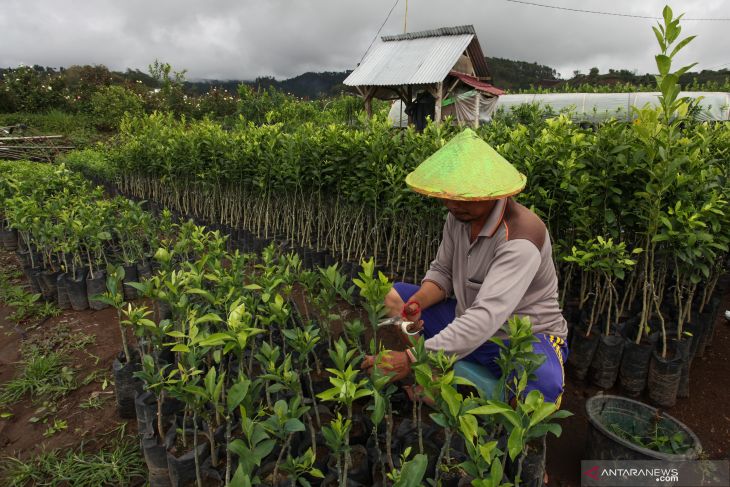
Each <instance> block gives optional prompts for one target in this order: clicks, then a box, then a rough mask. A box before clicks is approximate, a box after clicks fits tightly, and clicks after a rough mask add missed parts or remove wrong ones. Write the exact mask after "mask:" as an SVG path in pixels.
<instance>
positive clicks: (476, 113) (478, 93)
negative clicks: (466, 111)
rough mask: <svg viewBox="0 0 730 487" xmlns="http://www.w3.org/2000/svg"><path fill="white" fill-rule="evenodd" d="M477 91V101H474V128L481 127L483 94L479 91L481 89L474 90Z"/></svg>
mask: <svg viewBox="0 0 730 487" xmlns="http://www.w3.org/2000/svg"><path fill="white" fill-rule="evenodd" d="M474 91H476V92H477V101H476V102H475V103H474V106H475V107H476V108H475V109H474V128H475V129H476V128H479V101H480V100H481V99H482V94H481V93H480V92H479V90H474Z"/></svg>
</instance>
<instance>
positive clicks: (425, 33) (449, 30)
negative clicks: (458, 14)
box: [381, 25, 476, 42]
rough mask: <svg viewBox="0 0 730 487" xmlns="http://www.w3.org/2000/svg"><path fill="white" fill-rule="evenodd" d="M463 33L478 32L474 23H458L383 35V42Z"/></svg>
mask: <svg viewBox="0 0 730 487" xmlns="http://www.w3.org/2000/svg"><path fill="white" fill-rule="evenodd" d="M463 34H476V31H475V30H474V26H473V25H458V26H456V27H441V28H440V29H431V30H422V31H420V32H407V33H405V34H398V35H393V36H383V37H381V39H383V42H390V41H405V40H410V39H421V38H424V37H443V36H455V35H463Z"/></svg>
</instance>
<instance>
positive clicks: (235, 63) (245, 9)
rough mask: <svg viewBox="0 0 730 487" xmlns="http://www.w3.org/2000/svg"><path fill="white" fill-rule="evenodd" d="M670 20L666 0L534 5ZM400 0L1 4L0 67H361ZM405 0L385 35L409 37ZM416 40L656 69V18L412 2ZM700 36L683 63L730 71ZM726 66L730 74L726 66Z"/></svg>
mask: <svg viewBox="0 0 730 487" xmlns="http://www.w3.org/2000/svg"><path fill="white" fill-rule="evenodd" d="M533 3H541V4H547V5H553V6H559V7H567V8H578V9H588V10H599V11H604V12H614V13H621V14H629V15H639V16H659V15H660V13H661V9H662V7H663V5H664V3H665V2H664V0H641V1H636V0H614V1H612V2H606V1H602V0H534V2H533ZM394 4H395V0H256V1H254V0H210V1H207V2H206V1H201V0H196V1H193V0H74V1H71V0H2V1H1V2H0V46H1V47H0V66H3V67H11V66H17V65H20V64H40V65H43V66H54V67H58V66H69V65H72V64H104V65H106V66H108V67H110V68H112V69H115V70H124V69H126V68H138V69H141V70H143V71H147V66H148V65H149V64H150V63H151V62H152V61H154V60H155V59H160V60H161V61H164V62H169V63H170V64H172V65H173V67H174V68H175V69H177V70H181V69H187V70H188V75H187V76H188V78H189V79H195V78H215V79H253V78H255V77H256V76H265V75H273V76H276V77H277V78H287V77H291V76H296V75H297V74H301V73H303V72H306V71H340V70H344V69H352V68H353V67H354V66H355V65H356V64H357V62H358V61H359V60H360V58H361V57H362V55H363V53H364V52H365V50H366V49H367V47H368V45H369V44H370V42H371V41H372V39H373V37H374V35H375V33H376V32H377V30H378V28H379V27H380V25H381V24H382V23H383V21H384V20H385V18H386V15H387V14H388V12H389V11H390V9H391V7H392V6H393V5H394ZM405 7H406V0H399V1H398V4H397V5H396V7H395V8H394V10H393V12H392V15H391V16H390V18H389V20H388V22H386V24H385V26H384V27H383V29H382V31H381V34H380V35H385V34H397V33H401V32H403V20H404V15H405ZM672 8H674V10H675V12H684V13H685V17H687V18H712V19H718V18H730V1H726V0H677V1H675V2H673V4H672ZM407 20H408V31H416V30H424V29H432V28H436V27H443V26H453V25H462V24H473V25H474V26H475V28H476V31H477V35H478V37H479V40H480V42H481V45H482V48H483V50H484V52H485V54H486V55H487V56H498V57H506V58H510V59H517V60H523V61H529V62H533V61H536V62H538V63H541V64H547V65H549V66H551V67H554V68H555V69H557V71H558V72H559V73H562V75H563V76H564V77H565V76H568V77H569V76H570V75H571V74H572V72H573V70H576V69H579V70H582V71H583V72H587V71H588V69H590V68H591V67H592V66H597V67H598V68H599V69H600V70H601V72H605V71H607V70H608V68H617V69H618V68H626V69H632V70H633V69H636V70H638V71H639V72H640V73H644V72H650V71H652V70H653V68H654V61H653V54H654V53H655V52H656V49H657V48H656V41H655V39H654V35H653V33H652V32H651V25H653V24H654V23H655V21H652V20H649V19H637V18H629V17H616V16H609V15H597V14H587V13H576V12H570V11H565V10H558V9H548V8H542V7H537V6H530V5H525V4H519V3H514V2H509V1H508V0H408V17H407ZM683 28H684V29H683V33H686V34H696V35H697V36H698V37H697V39H695V41H694V42H692V43H691V44H690V46H689V47H688V48H686V49H685V51H686V53H685V55H684V56H682V57H681V59H680V61H683V62H685V61H697V62H699V63H700V64H699V66H698V68H702V67H704V68H713V67H714V68H718V69H719V67H730V49H728V48H729V47H730V22H727V21H689V20H688V21H686V22H684V23H683ZM719 65H723V66H719Z"/></svg>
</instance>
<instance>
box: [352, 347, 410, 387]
mask: <svg viewBox="0 0 730 487" xmlns="http://www.w3.org/2000/svg"><path fill="white" fill-rule="evenodd" d="M373 367H377V368H378V369H379V370H380V371H381V372H382V373H384V374H387V375H389V376H390V381H391V382H395V381H397V380H401V379H404V378H405V377H407V376H408V374H409V373H410V372H411V359H410V357H409V356H408V354H407V353H406V352H396V351H394V350H385V351H383V352H382V353H380V354H379V355H366V356H365V359H364V360H363V361H362V364H361V365H360V368H361V369H363V370H365V371H366V372H367V373H368V374H369V373H370V372H371V369H372V368H373Z"/></svg>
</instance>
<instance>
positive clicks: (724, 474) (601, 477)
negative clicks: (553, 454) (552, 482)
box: [581, 460, 730, 487]
mask: <svg viewBox="0 0 730 487" xmlns="http://www.w3.org/2000/svg"><path fill="white" fill-rule="evenodd" d="M729 470H730V465H729V464H728V461H727V460H716V461H715V460H703V461H692V462H665V461H660V460H583V461H582V462H581V472H582V473H581V485H584V486H606V487H608V486H616V487H622V486H625V487H633V486H636V487H643V486H656V485H672V486H676V487H682V486H687V487H692V486H717V487H730V471H729Z"/></svg>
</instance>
